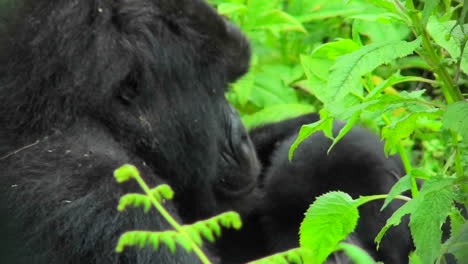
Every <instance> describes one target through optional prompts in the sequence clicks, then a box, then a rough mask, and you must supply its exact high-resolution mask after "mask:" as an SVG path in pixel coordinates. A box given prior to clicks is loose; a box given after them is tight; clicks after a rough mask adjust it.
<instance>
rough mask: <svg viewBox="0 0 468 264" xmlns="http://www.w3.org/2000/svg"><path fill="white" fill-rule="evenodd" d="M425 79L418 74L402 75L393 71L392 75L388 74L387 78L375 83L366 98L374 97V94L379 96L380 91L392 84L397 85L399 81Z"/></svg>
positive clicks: (419, 80)
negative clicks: (377, 83)
mask: <svg viewBox="0 0 468 264" xmlns="http://www.w3.org/2000/svg"><path fill="white" fill-rule="evenodd" d="M424 80H425V79H424V78H422V77H419V76H402V75H400V73H399V72H398V73H395V74H393V75H392V76H390V77H389V78H388V79H386V80H385V81H383V82H382V83H380V84H379V85H377V86H376V87H375V88H374V89H373V90H372V91H371V92H370V93H369V94H368V95H367V96H366V98H367V99H371V98H375V97H376V96H379V95H380V93H381V92H382V91H383V90H385V89H386V88H388V87H391V86H393V85H397V84H400V83H405V82H421V81H424Z"/></svg>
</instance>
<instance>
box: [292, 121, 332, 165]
mask: <svg viewBox="0 0 468 264" xmlns="http://www.w3.org/2000/svg"><path fill="white" fill-rule="evenodd" d="M332 127H333V119H332V118H324V119H320V120H319V121H317V122H315V123H312V124H310V125H303V126H302V127H301V130H300V131H299V134H298V136H297V138H296V140H295V141H294V143H293V144H292V145H291V148H290V149H289V154H288V157H289V160H292V159H293V155H294V151H295V150H296V149H297V147H298V146H299V144H301V142H302V141H304V140H305V139H306V138H308V137H309V136H310V135H312V134H313V133H315V132H317V131H320V130H322V131H324V133H325V135H326V136H328V137H330V138H332Z"/></svg>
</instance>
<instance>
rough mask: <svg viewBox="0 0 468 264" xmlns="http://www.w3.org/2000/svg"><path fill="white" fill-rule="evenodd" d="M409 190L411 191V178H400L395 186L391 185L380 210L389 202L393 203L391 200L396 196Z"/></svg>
mask: <svg viewBox="0 0 468 264" xmlns="http://www.w3.org/2000/svg"><path fill="white" fill-rule="evenodd" d="M410 189H411V176H409V175H406V176H404V177H402V178H400V179H399V180H398V182H397V183H395V185H393V187H392V189H391V190H390V192H389V193H388V196H387V198H386V199H385V203H384V204H383V206H382V209H380V210H383V209H385V208H386V207H387V206H388V204H390V202H391V201H393V199H395V197H396V196H397V195H399V194H401V193H402V192H405V191H407V190H410Z"/></svg>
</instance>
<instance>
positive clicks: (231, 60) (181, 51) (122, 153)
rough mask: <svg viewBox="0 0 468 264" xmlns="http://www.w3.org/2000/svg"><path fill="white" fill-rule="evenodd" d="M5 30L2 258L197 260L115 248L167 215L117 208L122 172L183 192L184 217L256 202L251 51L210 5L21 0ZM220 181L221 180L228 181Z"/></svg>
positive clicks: (0, 53)
mask: <svg viewBox="0 0 468 264" xmlns="http://www.w3.org/2000/svg"><path fill="white" fill-rule="evenodd" d="M8 13H9V16H8V17H7V18H6V21H7V23H6V25H4V27H3V28H2V29H3V31H2V32H1V38H0V41H1V42H0V43H1V44H0V45H1V48H0V61H1V63H0V67H1V70H0V135H1V138H0V171H1V175H0V188H1V189H0V206H1V208H0V211H1V215H0V263H48V264H64V263H67V264H68V263H138V264H143V263H169V264H170V263H197V260H196V258H195V257H194V255H192V254H188V253H185V252H184V250H182V249H178V250H177V253H176V255H172V254H170V253H169V252H168V250H165V248H164V247H163V249H162V250H160V251H157V252H153V251H151V250H149V249H143V250H136V251H133V250H127V251H125V252H124V253H123V254H121V255H117V254H116V253H114V247H115V245H116V241H117V239H118V237H119V235H120V234H121V233H122V232H124V231H126V230H131V229H149V230H164V229H168V228H169V226H168V224H167V223H166V222H165V221H164V220H163V219H162V218H161V217H160V216H159V215H158V213H157V212H154V211H152V212H149V213H148V214H143V213H142V212H141V210H138V209H136V210H135V211H128V212H126V213H122V214H120V213H117V210H116V205H117V201H118V198H119V197H120V196H121V195H122V194H124V193H127V192H129V191H138V188H137V186H128V185H126V186H120V185H117V184H116V183H115V182H114V180H113V177H112V172H113V170H114V169H115V168H117V167H118V166H120V165H122V164H123V163H132V164H134V165H136V166H137V167H139V168H140V169H141V172H142V175H143V176H144V177H145V180H146V181H148V183H149V184H150V185H156V184H160V183H168V184H170V185H171V186H172V187H173V188H174V189H175V192H176V197H175V199H174V201H173V202H170V203H169V202H168V203H166V207H167V208H168V209H169V210H170V212H171V213H172V214H173V215H174V216H176V218H177V219H179V221H193V220H196V219H199V218H201V217H207V216H210V215H212V214H214V213H218V212H220V211H224V210H227V209H234V210H238V208H243V206H242V203H243V200H242V199H241V197H246V196H248V195H246V194H248V193H250V192H251V191H252V188H253V187H254V184H255V182H256V178H255V177H256V175H257V174H258V170H259V169H258V162H257V160H256V156H255V151H254V150H253V147H252V144H251V142H250V139H249V138H248V137H247V136H245V133H246V132H245V130H244V128H243V126H242V124H241V123H240V120H239V117H238V116H237V114H236V113H235V112H233V110H232V108H231V107H230V106H229V105H228V103H227V101H226V100H225V98H224V92H225V89H226V88H227V84H228V82H231V81H234V80H235V79H237V78H238V77H239V76H241V75H242V74H244V73H245V72H246V71H247V68H248V61H249V57H250V51H249V47H248V44H247V41H246V40H245V39H244V37H243V36H242V35H241V34H240V33H239V31H238V30H237V29H236V28H235V27H233V26H232V25H230V24H228V23H226V22H225V21H224V19H223V18H221V17H220V16H219V15H217V14H216V12H215V11H214V10H213V9H212V8H211V7H209V6H208V5H207V4H206V3H204V2H203V1H202V0H159V1H155V0H89V1H79V0H30V1H17V3H15V8H14V9H13V10H11V11H10V12H8ZM218 175H220V176H218Z"/></svg>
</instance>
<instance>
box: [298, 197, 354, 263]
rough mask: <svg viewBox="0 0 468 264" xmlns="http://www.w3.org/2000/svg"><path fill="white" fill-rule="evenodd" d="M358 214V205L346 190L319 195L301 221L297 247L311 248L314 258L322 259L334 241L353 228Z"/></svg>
mask: <svg viewBox="0 0 468 264" xmlns="http://www.w3.org/2000/svg"><path fill="white" fill-rule="evenodd" d="M358 218H359V212H358V209H357V207H356V206H355V202H354V200H353V199H352V198H351V196H349V195H348V194H346V193H343V192H329V193H326V194H324V195H322V196H319V197H318V198H317V199H316V200H315V202H314V203H313V204H312V205H311V206H310V207H309V209H308V210H307V212H306V214H305V218H304V220H303V221H302V224H301V227H300V231H299V237H300V238H299V242H300V245H301V248H306V249H309V250H311V251H312V252H313V259H314V261H315V262H317V263H322V262H323V261H325V260H326V258H327V257H328V255H330V253H332V252H333V250H334V249H335V248H336V247H337V245H338V243H339V242H340V241H341V240H343V239H345V238H346V237H347V236H348V234H350V233H351V232H353V231H354V228H355V227H356V224H357V220H358Z"/></svg>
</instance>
